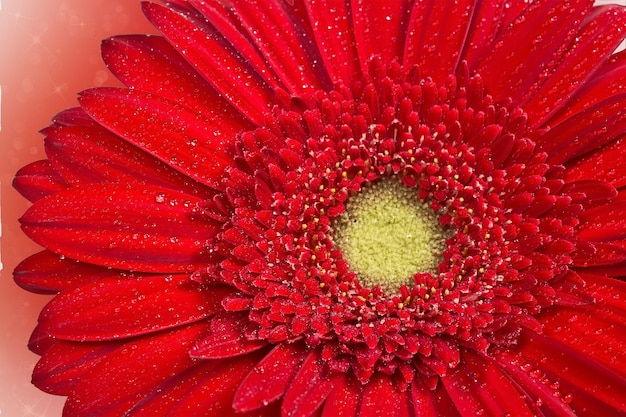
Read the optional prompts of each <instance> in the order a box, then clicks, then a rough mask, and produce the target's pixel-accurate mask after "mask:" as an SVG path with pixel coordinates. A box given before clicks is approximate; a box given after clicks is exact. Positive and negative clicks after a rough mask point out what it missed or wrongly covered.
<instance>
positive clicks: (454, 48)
mask: <svg viewBox="0 0 626 417" xmlns="http://www.w3.org/2000/svg"><path fill="white" fill-rule="evenodd" d="M475 3H477V2H476V1H475V0H459V1H455V2H450V3H448V4H446V7H441V4H440V2H439V1H437V0H428V1H418V2H415V3H414V5H413V10H412V11H411V20H410V23H409V28H408V35H407V39H406V45H405V47H404V61H403V65H404V67H405V68H410V67H411V66H413V65H415V64H418V65H419V67H420V72H421V73H422V74H424V75H425V76H428V77H432V78H433V79H434V80H435V82H439V83H441V82H445V81H447V77H448V75H449V74H454V73H455V70H456V67H457V64H458V62H459V59H460V56H461V51H462V50H463V45H464V43H465V38H466V36H467V32H468V29H469V25H470V21H471V18H472V14H473V13H474V5H475ZM481 75H482V74H481Z"/></svg>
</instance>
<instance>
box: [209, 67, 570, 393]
mask: <svg viewBox="0 0 626 417" xmlns="http://www.w3.org/2000/svg"><path fill="white" fill-rule="evenodd" d="M462 68H463V69H462V70H461V71H460V73H459V74H457V75H456V76H450V77H449V78H448V81H447V83H445V84H444V85H437V84H435V83H434V82H433V81H432V80H430V79H429V78H427V77H422V76H421V75H420V74H419V70H418V69H417V68H411V69H409V70H406V71H405V69H403V68H401V67H400V66H399V65H398V64H395V63H394V64H391V65H389V66H388V67H385V66H384V65H383V63H382V62H381V61H380V60H373V61H372V63H371V65H370V71H369V75H367V76H366V77H364V79H363V80H362V82H361V83H359V84H357V85H353V86H350V87H348V86H345V85H337V86H336V88H335V89H334V90H333V91H330V92H323V91H319V92H317V93H315V94H313V95H312V96H311V97H309V98H307V99H306V100H298V101H296V100H292V99H289V98H288V97H285V95H284V94H283V95H281V94H277V97H279V98H280V97H282V99H281V100H280V101H279V102H280V104H279V105H277V106H275V108H274V109H273V111H272V112H271V113H270V114H268V115H267V117H266V123H265V126H264V127H262V128H258V129H256V130H254V131H249V132H246V133H243V134H242V135H241V136H240V138H239V140H238V142H237V157H236V159H235V164H234V166H232V167H231V168H230V169H229V171H228V180H227V183H226V184H225V188H224V189H225V192H223V193H221V194H218V195H217V196H216V197H215V198H214V200H213V201H210V202H207V203H206V205H205V207H204V208H203V210H204V213H205V215H206V216H209V217H212V218H216V219H218V220H219V221H222V222H224V227H223V230H222V232H221V233H220V234H219V236H218V238H217V240H216V243H215V249H214V255H215V256H216V257H217V258H216V259H218V261H219V262H218V263H217V265H218V266H216V267H213V268H211V269H209V270H207V271H206V274H205V276H204V277H203V278H202V279H204V281H205V282H207V283H209V282H214V281H218V282H222V283H227V284H229V285H232V286H234V287H236V288H237V290H238V294H237V296H230V297H228V298H226V299H224V301H223V303H222V304H223V307H224V308H225V309H226V310H228V311H242V312H245V316H246V317H247V320H249V323H247V324H246V326H245V328H246V334H245V337H246V338H247V339H249V340H251V341H267V342H268V343H281V342H293V341H296V340H304V341H305V342H306V343H307V345H308V346H311V347H313V348H320V349H322V357H323V359H324V360H325V361H326V363H327V364H328V366H329V368H330V370H332V371H336V372H345V371H347V370H348V369H352V370H353V371H354V372H355V374H356V375H357V377H358V378H359V379H360V380H361V381H363V382H365V381H368V380H369V378H370V377H371V376H372V374H373V373H374V372H383V373H385V374H396V375H398V379H399V381H401V382H404V383H407V384H408V383H409V382H410V381H411V380H412V379H413V377H414V373H415V372H420V373H422V374H423V376H424V377H426V378H427V377H429V376H435V375H444V374H445V373H446V372H447V370H448V369H449V368H453V367H455V366H456V364H458V363H459V360H460V356H461V354H462V349H471V350H475V351H478V352H483V353H487V352H488V351H489V349H490V348H492V347H497V346H503V345H508V344H511V343H515V341H516V338H517V336H518V334H519V332H520V329H521V328H522V327H528V328H531V329H532V330H535V331H540V330H541V326H540V324H539V322H538V321H537V320H535V319H534V318H533V315H534V314H536V313H538V312H539V311H540V310H541V309H542V308H543V307H546V306H549V305H552V304H554V303H556V302H558V300H559V299H560V298H559V294H560V293H562V292H563V291H567V288H571V286H572V285H575V284H573V283H572V281H573V278H572V275H575V274H573V273H572V272H571V271H570V269H569V267H570V265H571V262H572V260H571V257H570V255H571V253H572V252H573V251H574V250H575V247H576V246H575V244H576V242H575V240H574V226H575V225H576V215H577V213H578V212H579V210H580V206H579V205H577V204H574V203H575V201H573V200H572V197H571V196H569V195H567V194H566V193H565V192H564V191H563V190H562V187H563V182H562V181H561V180H559V177H560V174H561V172H562V167H560V166H551V165H549V164H548V163H547V162H546V156H545V155H544V154H542V153H536V152H535V150H534V144H533V142H532V141H531V140H530V139H528V137H531V136H532V135H531V134H530V133H531V132H529V128H528V127H527V125H526V116H525V114H524V112H523V111H522V110H520V109H519V108H512V107H511V106H509V105H508V103H506V102H504V103H494V102H493V100H492V99H491V97H490V96H488V95H485V94H484V93H483V89H482V82H481V78H480V76H478V75H474V76H472V77H470V76H469V75H468V72H467V70H466V69H465V68H466V67H464V66H462ZM389 178H395V179H397V180H399V181H401V183H402V184H404V185H405V186H406V187H409V188H413V189H415V190H416V191H417V193H418V195H419V198H420V199H421V200H422V201H423V202H426V203H428V204H429V206H430V207H431V208H432V210H433V211H434V212H435V213H436V214H437V216H438V219H439V223H440V226H441V227H442V228H443V229H444V230H446V233H447V236H448V238H447V241H446V249H445V250H444V251H443V254H442V256H441V260H440V263H439V265H438V270H437V273H435V274H433V273H430V272H424V271H415V275H414V276H413V284H412V285H410V286H407V285H403V286H401V287H400V288H398V289H397V291H395V292H389V291H384V290H383V289H382V288H381V287H380V286H374V287H365V286H363V285H361V283H360V282H359V279H358V274H357V273H356V272H355V271H353V270H352V269H351V268H350V265H348V263H347V262H346V261H345V260H344V259H343V256H342V252H341V248H339V247H338V246H337V244H336V243H335V241H334V239H333V230H334V227H335V224H336V221H337V219H338V218H339V217H340V216H342V215H344V214H345V213H346V202H347V201H348V200H350V198H351V197H352V196H354V195H355V194H357V193H359V191H360V190H361V189H362V188H363V187H365V186H367V185H368V184H372V183H375V182H378V181H381V180H384V179H389Z"/></svg>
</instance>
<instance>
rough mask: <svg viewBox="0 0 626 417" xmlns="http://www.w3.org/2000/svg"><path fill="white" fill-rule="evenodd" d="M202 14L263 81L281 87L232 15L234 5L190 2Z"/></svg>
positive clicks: (273, 86) (202, 1)
mask: <svg viewBox="0 0 626 417" xmlns="http://www.w3.org/2000/svg"><path fill="white" fill-rule="evenodd" d="M189 2H190V3H192V4H193V5H194V7H195V8H196V9H197V10H198V11H199V12H200V13H202V15H203V16H204V17H205V18H206V20H207V21H208V22H209V23H210V24H211V25H212V26H213V27H214V28H215V29H216V30H217V31H218V32H219V33H220V35H222V36H223V37H224V38H225V40H226V41H228V43H230V45H231V46H232V47H233V48H234V49H235V50H236V51H237V53H238V54H239V55H241V57H242V59H243V60H245V61H246V62H247V63H249V64H250V66H251V67H252V68H254V70H255V71H256V72H257V74H259V75H260V76H261V77H262V78H263V80H264V81H265V82H266V83H267V84H268V85H269V86H270V87H271V88H272V89H276V88H279V87H281V83H280V80H279V79H278V78H277V77H276V74H275V73H274V71H272V69H271V68H270V67H269V65H268V63H267V62H266V61H265V59H264V58H263V56H262V55H261V54H260V53H259V51H258V50H257V48H256V47H255V46H254V45H253V44H252V43H251V41H250V40H249V39H248V38H247V37H246V34H245V29H244V28H243V27H242V26H241V22H239V21H238V20H237V18H236V16H234V15H233V14H232V13H231V10H232V6H233V5H232V3H223V2H221V1H215V0H214V1H210V2H208V1H205V0H189Z"/></svg>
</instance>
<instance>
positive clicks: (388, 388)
mask: <svg viewBox="0 0 626 417" xmlns="http://www.w3.org/2000/svg"><path fill="white" fill-rule="evenodd" d="M409 396H410V393H409V392H408V391H401V390H400V389H399V388H398V386H397V384H395V383H394V381H393V378H392V377H390V376H388V375H383V374H379V375H377V376H375V377H374V378H372V379H371V380H370V381H369V382H368V383H367V385H366V386H365V389H364V391H363V398H362V400H361V406H360V408H359V417H387V416H398V417H410V416H412V414H413V413H412V412H413V410H412V407H410V403H409Z"/></svg>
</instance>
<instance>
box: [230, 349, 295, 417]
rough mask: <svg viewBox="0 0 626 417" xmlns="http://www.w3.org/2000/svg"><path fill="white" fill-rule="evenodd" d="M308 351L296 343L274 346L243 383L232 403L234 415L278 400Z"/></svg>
mask: <svg viewBox="0 0 626 417" xmlns="http://www.w3.org/2000/svg"><path fill="white" fill-rule="evenodd" d="M306 352H307V350H306V349H305V348H304V347H302V346H301V345H299V344H292V345H286V344H281V345H277V346H276V347H275V348H274V349H273V350H272V351H271V352H270V353H269V354H267V356H265V358H263V360H262V361H261V362H259V363H258V365H256V366H255V367H254V369H252V371H251V372H250V373H249V374H248V375H247V376H246V378H245V379H244V380H243V382H242V383H241V385H240V386H239V388H238V389H237V392H236V393H235V398H234V401H233V407H234V408H235V410H237V412H247V411H252V410H257V409H259V408H261V407H263V406H264V405H266V404H269V403H271V402H273V401H276V400H277V399H278V398H280V397H281V396H282V395H283V394H284V392H285V390H286V389H287V386H288V385H289V383H290V382H291V380H292V379H293V376H294V375H295V373H296V371H297V370H298V369H299V368H300V365H301V364H302V361H303V360H304V358H305V357H306Z"/></svg>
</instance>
